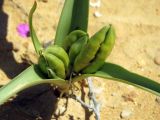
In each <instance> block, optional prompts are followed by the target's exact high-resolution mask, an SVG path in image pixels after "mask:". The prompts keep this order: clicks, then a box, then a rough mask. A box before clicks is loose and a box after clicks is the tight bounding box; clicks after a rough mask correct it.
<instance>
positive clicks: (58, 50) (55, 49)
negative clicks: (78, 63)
mask: <svg viewBox="0 0 160 120" xmlns="http://www.w3.org/2000/svg"><path fill="white" fill-rule="evenodd" d="M45 53H50V54H53V55H55V56H56V57H58V58H59V59H61V60H62V61H63V63H64V66H65V69H66V70H67V69H68V65H69V57H68V54H67V53H66V51H65V50H64V49H63V48H62V47H59V46H57V45H51V46H48V47H47V48H46V50H45Z"/></svg>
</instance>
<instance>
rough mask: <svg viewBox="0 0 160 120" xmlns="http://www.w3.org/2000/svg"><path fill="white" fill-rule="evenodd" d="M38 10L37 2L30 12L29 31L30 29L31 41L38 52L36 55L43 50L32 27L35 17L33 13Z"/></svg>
mask: <svg viewBox="0 0 160 120" xmlns="http://www.w3.org/2000/svg"><path fill="white" fill-rule="evenodd" d="M36 8H37V2H36V1H35V2H34V4H33V6H32V8H31V10H30V12H29V29H30V35H31V39H32V42H33V45H34V48H35V50H36V53H37V54H39V52H40V50H42V48H43V47H42V45H41V43H40V41H39V40H38V37H37V35H36V32H35V30H34V28H33V25H32V17H33V13H34V12H35V10H36Z"/></svg>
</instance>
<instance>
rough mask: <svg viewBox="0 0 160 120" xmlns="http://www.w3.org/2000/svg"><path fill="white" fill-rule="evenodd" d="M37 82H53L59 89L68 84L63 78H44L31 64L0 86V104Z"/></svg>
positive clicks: (35, 66) (36, 67) (37, 68)
mask: <svg viewBox="0 0 160 120" xmlns="http://www.w3.org/2000/svg"><path fill="white" fill-rule="evenodd" d="M38 84H53V85H57V86H59V87H60V88H61V89H65V88H66V87H67V86H68V83H67V81H65V80H63V79H57V78H56V79H46V78H45V76H44V75H43V73H42V72H41V71H40V70H39V67H38V66H37V65H32V66H30V67H29V68H27V69H26V70H25V71H23V72H22V73H21V74H19V75H18V76H17V77H15V78H14V79H13V80H12V81H11V82H9V83H8V84H7V85H5V86H3V87H1V88H0V105H2V104H3V103H4V102H6V101H7V100H8V99H9V98H10V97H12V96H14V95H15V94H17V93H18V92H20V91H22V90H24V89H26V88H29V87H32V86H35V85H38Z"/></svg>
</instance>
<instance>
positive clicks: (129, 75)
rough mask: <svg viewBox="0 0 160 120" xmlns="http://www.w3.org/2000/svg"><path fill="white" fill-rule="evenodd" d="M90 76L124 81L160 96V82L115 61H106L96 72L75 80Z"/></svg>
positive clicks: (74, 80)
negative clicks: (131, 70)
mask: <svg viewBox="0 0 160 120" xmlns="http://www.w3.org/2000/svg"><path fill="white" fill-rule="evenodd" d="M90 76H94V77H101V78H106V79H111V80H114V81H119V82H123V83H126V84H130V85H133V86H135V87H138V88H141V89H143V90H146V91H149V92H151V93H153V94H155V95H158V96H160V83H158V82H156V81H154V80H151V79H149V78H146V77H143V76H141V75H138V74H136V73H133V72H130V71H128V70H126V69H124V68H123V67H121V66H119V65H116V64H113V63H105V64H104V66H103V67H102V68H101V69H100V70H99V71H97V72H96V73H94V74H83V75H82V76H79V77H77V78H75V79H73V82H76V81H78V80H80V79H84V78H86V77H90Z"/></svg>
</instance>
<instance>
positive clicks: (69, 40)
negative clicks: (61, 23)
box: [62, 30, 87, 52]
mask: <svg viewBox="0 0 160 120" xmlns="http://www.w3.org/2000/svg"><path fill="white" fill-rule="evenodd" d="M85 35H87V33H86V32H84V31H81V30H75V31H73V32H71V33H70V34H69V35H68V36H67V37H66V38H65V39H64V40H63V43H62V47H63V49H65V51H67V52H68V51H69V48H70V47H71V45H72V44H73V43H74V42H75V41H77V40H78V39H79V38H81V37H83V36H85Z"/></svg>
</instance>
